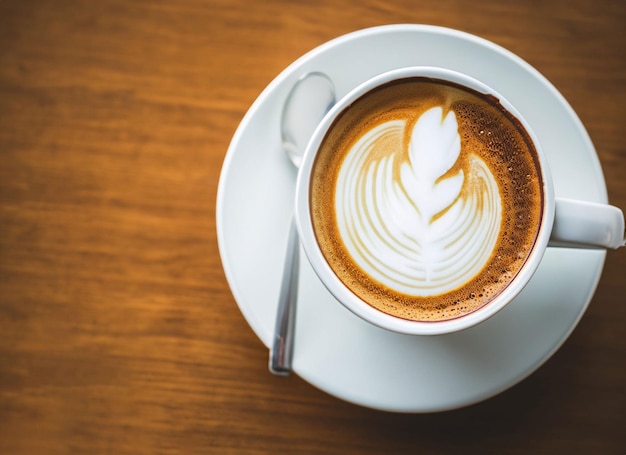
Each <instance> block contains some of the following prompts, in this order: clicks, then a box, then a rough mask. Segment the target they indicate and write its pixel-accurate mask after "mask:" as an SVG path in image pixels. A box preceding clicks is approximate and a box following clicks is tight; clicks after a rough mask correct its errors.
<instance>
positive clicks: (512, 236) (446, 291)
mask: <svg viewBox="0 0 626 455" xmlns="http://www.w3.org/2000/svg"><path fill="white" fill-rule="evenodd" d="M537 161H538V158H537V154H536V150H535V147H534V145H533V142H532V140H531V139H530V138H529V137H528V133H527V132H526V131H525V129H524V127H523V126H522V125H521V124H520V123H519V122H518V121H517V119H516V118H515V117H513V116H512V115H511V114H510V113H509V112H508V111H507V110H506V109H504V108H503V107H502V106H501V105H500V103H499V101H498V99H496V98H494V97H493V96H490V95H485V94H482V93H479V92H477V91H474V90H472V89H469V88H467V87H463V86H461V85H458V84H454V83H452V82H448V81H444V80H438V79H433V78H426V77H410V78H405V79H400V80H395V81H392V82H389V83H387V84H384V85H382V86H379V87H376V88H374V89H373V90H371V91H370V92H368V93H366V94H364V95H363V96H361V97H360V98H359V99H358V100H356V101H355V102H354V103H352V104H351V105H350V106H348V107H347V108H346V109H345V110H344V111H343V112H342V113H341V114H340V115H339V116H337V117H336V118H335V120H334V122H333V123H332V125H331V126H330V127H329V129H328V131H327V133H326V135H325V137H324V139H323V141H322V143H321V144H320V146H319V147H318V152H317V156H316V159H315V162H314V164H313V169H312V176H311V181H310V206H311V208H310V210H311V218H312V222H313V230H314V232H315V236H316V237H317V241H318V243H319V246H320V248H321V251H322V254H323V255H324V257H325V259H326V260H327V262H328V264H329V265H330V267H331V268H332V270H333V272H334V273H335V274H336V275H337V277H338V278H339V279H340V280H341V281H342V282H343V284H344V285H345V286H346V287H348V288H349V289H350V290H351V291H352V292H353V293H354V294H356V295H357V296H358V297H360V298H361V299H362V300H363V301H365V302H367V303H368V304H369V305H371V306H372V307H374V308H376V309H378V310H380V311H382V312H385V313H388V314H390V315H393V316H396V317H399V318H404V319H409V320H416V321H440V320H446V319H452V318H458V317H460V316H463V315H465V314H467V313H470V312H473V311H475V310H477V309H478V308H480V307H482V306H484V305H487V304H488V303H489V302H490V301H491V300H492V299H493V298H494V297H495V296H497V295H498V294H499V293H500V292H501V291H502V290H503V289H505V288H506V287H507V285H508V284H509V282H510V281H511V280H512V279H513V278H514V277H515V276H516V275H517V273H518V271H519V270H520V268H521V267H522V266H523V265H524V262H525V261H526V258H527V257H528V254H529V252H530V251H531V249H532V247H533V244H534V242H535V237H536V236H537V232H538V229H539V226H540V220H541V214H542V205H543V201H542V197H543V195H542V185H543V184H542V174H541V170H540V168H539V165H538V162H537Z"/></svg>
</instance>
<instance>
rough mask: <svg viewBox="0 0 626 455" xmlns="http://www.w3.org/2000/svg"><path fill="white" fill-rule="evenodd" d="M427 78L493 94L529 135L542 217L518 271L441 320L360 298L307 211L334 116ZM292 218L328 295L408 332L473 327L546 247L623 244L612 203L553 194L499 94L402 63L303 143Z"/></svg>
mask: <svg viewBox="0 0 626 455" xmlns="http://www.w3.org/2000/svg"><path fill="white" fill-rule="evenodd" d="M408 77H429V78H434V79H440V80H444V81H449V82H453V83H456V84H459V85H462V86H465V87H468V88H470V89H473V90H475V91H478V92H480V93H483V94H489V95H492V96H494V97H496V98H497V99H498V100H499V102H500V104H501V105H502V106H503V107H504V108H505V109H506V110H508V111H509V112H510V113H511V114H512V115H513V116H514V117H515V118H516V119H517V120H518V121H519V122H520V123H521V124H522V126H523V127H524V128H525V130H526V132H527V133H528V135H529V136H530V138H531V139H532V141H533V143H534V146H535V149H536V151H537V155H538V157H539V166H540V171H541V174H542V179H543V196H544V197H543V201H544V205H543V211H542V213H543V215H542V216H543V218H542V220H541V223H540V229H539V232H538V234H537V237H536V241H535V243H534V246H533V248H532V250H531V252H530V254H529V256H528V259H527V260H526V262H525V264H524V265H523V267H522V269H521V270H520V271H519V273H518V274H517V275H516V276H515V278H513V279H512V280H511V282H510V283H509V284H508V286H507V287H506V288H505V289H504V290H503V291H501V292H500V293H499V294H498V295H497V296H496V297H494V298H493V299H492V300H491V301H490V302H489V303H487V304H486V305H484V306H483V307H481V308H479V309H477V310H475V311H474V312H471V313H469V314H466V315H463V316H460V317H457V318H455V319H448V320H441V321H427V322H424V321H412V320H407V319H403V318H399V317H396V316H392V315H389V314H386V313H384V312H382V311H379V310H377V309H375V308H374V307H372V306H370V305H369V304H368V303H366V302H364V301H363V300H361V299H360V298H359V297H357V295H355V294H354V293H353V292H352V291H351V290H350V289H349V288H348V287H346V286H345V285H344V284H343V283H342V282H341V280H340V279H339V278H338V277H337V276H336V275H335V273H334V272H333V270H332V269H331V267H330V265H329V264H328V262H327V261H326V259H325V258H324V256H323V254H322V251H321V250H320V248H319V246H318V244H317V241H316V236H315V233H314V231H313V225H312V219H311V210H310V204H309V202H310V195H309V188H310V179H311V174H312V172H311V171H312V168H313V164H314V161H315V157H316V153H317V151H318V147H319V146H320V144H321V143H322V141H323V139H324V137H325V135H326V133H327V131H328V130H329V128H330V127H331V125H332V124H333V122H334V120H335V119H336V117H337V116H338V115H339V114H341V113H342V112H343V111H344V110H345V109H348V108H349V107H350V105H351V104H352V103H353V102H354V101H355V100H357V99H359V98H360V97H361V96H363V95H364V94H366V93H368V92H370V91H371V90H372V89H374V88H376V87H378V86H380V85H383V84H386V83H388V82H391V81H393V80H396V79H404V78H408ZM295 214H296V221H297V225H298V230H299V234H300V241H301V243H302V246H303V248H304V251H305V253H306V256H307V258H308V259H309V261H310V263H311V265H312V267H313V269H314V270H315V272H316V273H317V275H318V276H319V278H320V280H321V281H322V283H323V284H324V285H325V286H326V288H328V290H329V291H330V292H331V294H333V295H334V297H335V298H336V299H337V300H338V301H339V302H341V303H342V304H343V305H344V306H345V307H346V308H348V309H349V310H350V311H352V312H353V313H354V314H356V315H358V316H360V317H361V318H363V319H365V320H366V321H369V322H370V323H372V324H375V325H377V326H379V327H382V328H384V329H388V330H391V331H394V332H399V333H405V334H413V335H438V334H445V333H452V332H457V331H460V330H464V329H467V328H469V327H472V326H474V325H476V324H478V323H480V322H482V321H485V320H486V319H488V318H490V317H491V316H493V315H494V314H495V313H497V312H498V311H500V310H501V309H502V308H504V307H505V306H506V305H507V304H508V303H510V302H511V301H512V300H513V299H514V298H515V297H516V296H517V295H518V294H519V293H520V291H521V290H522V289H523V288H524V287H525V286H526V284H527V283H528V282H529V281H530V279H531V277H532V276H533V274H534V273H535V271H536V270H537V267H538V266H539V263H540V261H541V259H542V257H543V254H544V252H545V250H546V248H547V247H549V246H560V247H563V246H566V247H576V248H618V247H620V246H623V245H624V215H623V213H622V211H621V210H620V209H618V208H617V207H614V206H611V205H607V204H598V203H593V202H585V201H576V200H569V199H561V198H556V197H555V195H554V188H553V182H552V178H551V175H550V170H549V167H548V160H547V158H546V155H545V153H544V151H543V149H542V147H541V143H540V142H539V141H538V140H537V137H536V136H535V134H534V133H533V131H532V129H531V128H530V126H529V125H528V123H527V122H526V120H525V119H524V118H523V117H522V116H521V115H520V114H519V112H518V111H517V110H516V109H515V107H514V106H512V105H511V104H510V103H509V102H508V101H507V100H506V99H505V98H504V97H502V96H501V95H500V94H499V93H497V92H495V91H494V90H493V89H491V88H490V87H488V86H487V85H485V84H483V83H482V82H480V81H478V80H476V79H474V78H471V77H469V76H467V75H464V74H461V73H458V72H455V71H451V70H447V69H442V68H436V67H407V68H401V69H397V70H393V71H389V72H386V73H383V74H380V75H378V76H375V77H373V78H371V79H369V80H368V81H366V82H364V83H362V84H361V85H359V86H358V87H356V88H355V89H353V90H352V91H350V92H349V93H348V94H347V95H346V96H344V97H343V98H342V99H341V100H339V102H337V104H336V105H335V106H334V107H333V108H332V109H331V111H330V112H329V113H328V114H327V115H326V116H325V117H324V119H323V120H322V122H321V123H320V125H319V126H318V127H317V129H316V130H315V132H314V134H313V136H312V138H311V140H310V141H309V144H308V146H307V149H306V152H305V155H304V158H303V161H302V164H301V166H300V170H299V173H298V181H297V188H296V211H295Z"/></svg>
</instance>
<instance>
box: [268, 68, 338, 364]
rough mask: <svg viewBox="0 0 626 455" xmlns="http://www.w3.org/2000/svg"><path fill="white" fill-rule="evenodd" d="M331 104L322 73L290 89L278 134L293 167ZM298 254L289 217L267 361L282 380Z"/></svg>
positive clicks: (331, 92) (290, 345)
mask: <svg viewBox="0 0 626 455" xmlns="http://www.w3.org/2000/svg"><path fill="white" fill-rule="evenodd" d="M334 104H335V88H334V85H333V82H332V81H331V80H330V78H329V77H328V76H326V75H325V74H324V73H320V72H311V73H306V74H304V75H303V76H302V77H300V79H298V81H297V82H296V83H295V84H294V86H293V87H292V89H291V91H290V92H289V94H288V95H287V99H286V100H285V104H284V106H283V112H282V117H281V121H280V132H281V139H282V143H283V148H284V149H285V152H286V153H287V156H288V157H289V159H290V160H291V162H292V163H293V164H294V166H296V167H298V166H299V165H300V162H301V160H302V155H303V154H304V150H305V148H306V145H307V143H308V142H309V139H310V138H311V136H312V135H313V131H315V128H316V127H317V125H318V124H319V122H320V121H321V120H322V118H323V117H324V115H325V114H326V113H327V112H328V111H329V110H330V108H331V107H332V106H333V105H334ZM299 253H300V245H299V241H298V230H297V229H296V223H295V220H294V219H293V216H292V219H291V226H290V228H289V239H288V240H287V254H286V257H285V266H284V270H283V280H282V285H281V288H280V296H279V299H278V310H277V313H276V325H275V326H274V339H273V340H272V346H271V347H270V359H269V369H270V371H271V372H272V373H274V374H277V375H281V376H286V375H288V374H289V373H291V361H292V358H293V344H294V326H295V319H296V299H297V296H298V271H299V262H300V258H299Z"/></svg>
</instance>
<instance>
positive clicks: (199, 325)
mask: <svg viewBox="0 0 626 455" xmlns="http://www.w3.org/2000/svg"><path fill="white" fill-rule="evenodd" d="M399 22H408V23H429V24H435V25H443V26H448V27H453V28H457V29H460V30H464V31H468V32H471V33H474V34H477V35H479V36H482V37H484V38H487V39H489V40H492V41H495V42H496V43H498V44H500V45H502V46H504V47H507V48H509V49H510V50H511V51H513V52H515V53H517V54H518V55H520V56H521V57H522V58H524V59H525V60H527V61H528V62H529V63H531V64H532V65H533V66H535V67H536V68H537V69H538V70H539V71H541V72H542V73H543V74H544V75H545V76H546V77H547V78H548V79H549V80H550V81H552V83H553V84H554V85H555V86H556V87H557V88H558V89H559V90H560V91H561V92H562V93H563V95H564V96H565V97H566V98H567V99H568V101H569V102H570V103H571V105H572V106H573V108H574V109H575V110H576V112H577V113H578V115H579V116H580V118H581V119H582V121H583V123H584V124H585V125H586V127H587V129H588V132H589V134H590V136H591V138H592V140H593V142H594V144H595V146H596V148H597V151H598V154H599V156H600V159H601V161H602V163H603V169H604V172H605V177H606V181H607V187H608V193H609V197H610V200H611V202H612V203H614V204H615V205H618V206H621V207H622V208H624V209H626V177H625V176H626V149H625V145H624V144H626V135H625V133H624V131H625V130H626V128H625V127H624V124H625V122H624V112H625V111H624V109H625V107H626V96H625V95H624V88H625V87H624V83H625V78H626V58H625V57H626V55H625V54H626V53H625V50H626V36H625V32H624V30H626V2H624V1H623V0H612V1H597V0H584V1H583V0H579V1H571V0H564V1H528V2H521V1H511V2H500V1H485V2H479V1H471V2H470V1H467V2H466V1H461V0H459V1H453V0H432V1H427V0H424V1H419V2H418V1H403V2H394V1H371V0H370V1H365V0H359V1H346V2H337V1H335V0H332V1H320V2H314V1H311V2H305V1H297V2H296V1H294V2H290V1H273V0H263V1H259V2H257V1H242V0H239V1H233V0H221V1H211V0H206V1H202V0H178V1H148V0H143V1H126V0H124V1H122V0H106V1H98V2H96V1H87V0H84V1H61V0H54V1H53V0H49V1H45V0H42V1H25V0H15V1H13V0H0V453H2V454H12V455H13V454H81V453H112V454H158V453H168V454H173V453H181V454H191V453H218V454H221V453H246V454H267V453H320V454H340V453H342V454H343V453H350V454H355V453H359V454H361V453H363V454H365V453H402V452H406V453H417V452H418V451H419V452H420V453H442V452H444V453H446V452H455V451H459V450H460V449H461V448H463V449H465V450H466V451H470V450H474V449H476V450H477V449H488V451H490V452H494V453H496V452H497V453H513V454H516V453H519V454H522V453H546V454H548V453H550V454H552V453H558V452H562V453H566V452H569V453H594V454H596V453H603V454H606V453H621V454H623V453H625V452H626V442H625V436H624V424H625V423H626V413H625V409H626V400H625V390H624V389H625V386H626V371H625V360H626V355H625V354H626V336H625V335H624V333H625V329H626V325H625V324H626V322H625V321H626V307H625V305H624V303H625V300H626V299H625V297H624V296H625V295H626V279H625V271H626V251H618V252H612V253H610V254H609V255H608V258H607V261H606V266H605V272H604V274H603V276H602V279H601V281H600V284H599V287H598V290H597V293H596V295H595V297H594V299H593V301H592V303H591V306H590V308H589V310H588V312H587V313H586V315H585V317H584V318H583V320H582V322H581V323H580V325H579V326H578V327H577V329H576V330H575V331H574V333H573V335H572V336H571V337H570V339H569V340H568V341H567V342H566V343H565V345H564V346H563V348H562V349H561V350H560V351H559V352H558V353H557V354H556V355H555V356H554V357H553V358H552V359H550V360H549V361H548V362H547V363H546V364H545V365H544V366H543V367H541V368H540V369H539V370H538V371H537V372H536V373H534V374H533V375H532V376H530V377H529V378H528V379H526V380H524V381H523V382H522V383H520V384H518V385H517V386H515V387H513V388H512V389H510V390H509V391H506V392H505V393H503V394H501V395H499V396H497V397H495V398H493V399H490V400H488V401H486V402H483V403H480V404H477V405H474V406H471V407H469V408H465V409H461V410H457V411H451V412H446V413H440V414H432V415H396V414H390V413H384V412H379V411H373V410H369V409H365V408H361V407H358V406H355V405H351V404H348V403H344V402H342V401H339V400H337V399H335V398H332V397H330V396H327V395H326V394H324V393H323V392H320V391H318V390H317V389H315V388H314V387H312V386H311V385H309V384H308V383H306V382H304V381H303V380H301V379H300V378H298V377H297V376H291V377H289V378H277V377H274V376H272V375H270V374H269V373H268V371H267V350H266V348H265V347H264V346H263V344H262V343H261V342H260V341H259V340H258V339H257V338H256V336H255V335H254V333H253V332H252V330H251V329H250V328H249V326H248V324H247V323H246V321H245V319H244V318H243V316H242V315H241V313H240V311H239V309H238V307H237V305H236V303H235V301H234V299H233V296H232V294H231V292H230V290H229V288H228V285H227V283H226V280H225V277H224V273H223V270H222V266H221V263H220V259H219V256H218V247H217V239H216V232H215V199H216V190H217V183H218V178H219V172H220V169H221V165H222V161H223V159H224V156H225V153H226V150H227V147H228V144H229V142H230V139H231V137H232V134H233V133H234V131H235V129H236V127H237V125H238V123H239V121H240V120H241V118H242V116H243V115H244V113H245V112H246V110H247V109H248V107H249V106H250V104H251V103H252V102H253V101H254V99H255V98H256V96H257V95H258V94H259V93H260V92H261V90H262V89H263V88H264V87H265V86H266V85H267V84H268V83H269V82H270V81H271V80H272V79H273V78H274V77H275V76H276V75H277V74H278V73H279V72H280V71H282V70H283V69H284V68H285V67H286V66H287V65H288V64H289V63H290V62H292V61H293V60H294V59H296V58H297V57H299V56H300V55H302V54H303V53H305V52H307V51H308V50H310V49H312V48H313V47H315V46H317V45H319V44H321V43H323V42H325V41H327V40H329V39H331V38H334V37H336V36H339V35H341V34H344V33H347V32H350V31H354V30H357V29H360V28H364V27H369V26H373V25H380V24H385V23H399ZM259 159H262V157H260V158H259Z"/></svg>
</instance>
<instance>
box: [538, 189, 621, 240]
mask: <svg viewBox="0 0 626 455" xmlns="http://www.w3.org/2000/svg"><path fill="white" fill-rule="evenodd" d="M625 244H626V241H625V240H624V214H623V213H622V211H621V210H620V209H618V208H617V207H614V206H612V205H608V204H600V203H595V202H586V201H577V200H573V199H564V198H556V213H555V216H554V225H553V227H552V234H551V235H550V243H549V246H557V247H570V248H613V249H615V248H619V247H621V246H624V245H625Z"/></svg>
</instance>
